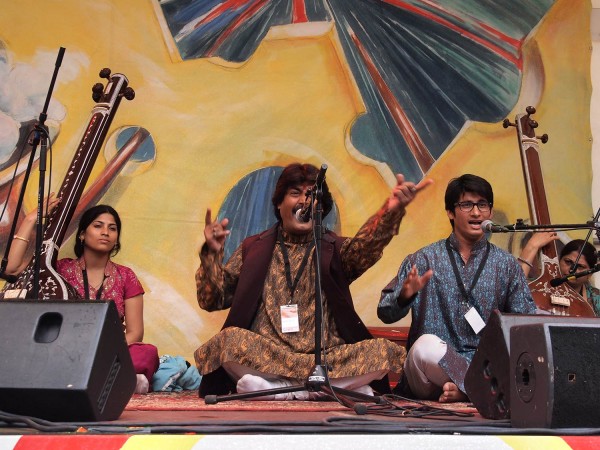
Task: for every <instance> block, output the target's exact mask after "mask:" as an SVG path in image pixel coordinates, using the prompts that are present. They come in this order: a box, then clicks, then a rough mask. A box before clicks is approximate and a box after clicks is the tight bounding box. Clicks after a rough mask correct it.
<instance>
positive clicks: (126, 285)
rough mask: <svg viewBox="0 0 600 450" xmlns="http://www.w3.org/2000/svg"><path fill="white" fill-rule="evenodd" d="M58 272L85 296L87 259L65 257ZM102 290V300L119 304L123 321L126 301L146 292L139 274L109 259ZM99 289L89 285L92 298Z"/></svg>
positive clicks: (57, 267)
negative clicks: (84, 271)
mask: <svg viewBox="0 0 600 450" xmlns="http://www.w3.org/2000/svg"><path fill="white" fill-rule="evenodd" d="M56 269H57V271H58V273H59V274H60V275H61V276H62V277H63V278H64V279H65V280H66V281H67V282H68V283H69V284H70V285H71V286H73V287H74V288H75V289H76V290H77V293H78V294H79V295H80V296H81V298H85V287H84V281H83V269H85V261H84V259H83V257H82V258H79V259H72V258H63V259H60V260H58V262H57V264H56ZM103 286H104V287H103V288H102V292H101V298H102V300H112V301H114V302H115V304H116V306H117V311H118V312H119V317H120V318H121V321H122V320H124V318H125V301H127V299H129V298H132V297H137V296H138V295H142V294H143V293H144V288H143V287H142V284H141V283H140V281H139V280H138V278H137V276H136V275H135V273H134V272H133V270H131V269H130V268H129V267H125V266H122V265H120V264H115V263H114V262H112V261H108V264H106V268H105V269H104V283H103ZM97 293H98V291H97V289H94V287H93V286H89V294H90V299H95V298H96V296H97Z"/></svg>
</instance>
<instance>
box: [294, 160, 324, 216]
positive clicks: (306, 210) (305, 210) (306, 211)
mask: <svg viewBox="0 0 600 450" xmlns="http://www.w3.org/2000/svg"><path fill="white" fill-rule="evenodd" d="M325 172H327V164H322V165H321V168H320V169H319V173H318V174H317V179H316V180H315V184H314V185H313V187H312V188H310V189H308V190H307V191H306V196H307V197H308V196H309V195H310V194H311V193H313V192H317V189H319V188H320V187H321V185H322V184H323V182H324V181H325ZM294 215H295V216H296V220H298V222H302V223H308V221H310V219H311V217H312V202H308V203H307V204H306V205H304V206H303V207H302V208H300V209H298V210H296V212H295V213H294Z"/></svg>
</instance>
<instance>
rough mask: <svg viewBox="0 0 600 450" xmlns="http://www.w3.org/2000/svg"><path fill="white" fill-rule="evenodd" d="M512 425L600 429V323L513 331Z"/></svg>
mask: <svg viewBox="0 0 600 450" xmlns="http://www.w3.org/2000/svg"><path fill="white" fill-rule="evenodd" d="M510 374H511V380H512V381H514V383H513V386H512V388H511V393H510V404H511V410H512V414H511V418H510V419H511V424H512V426H513V427H535V428H540V427H543V428H572V427H575V428H580V427H593V428H597V427H599V426H600V414H599V413H598V405H599V404H600V323H596V324H595V326H592V325H591V324H581V323H568V324H567V323H552V322H550V323H538V324H533V325H520V326H513V327H512V328H511V330H510Z"/></svg>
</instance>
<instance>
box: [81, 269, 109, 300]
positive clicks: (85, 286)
mask: <svg viewBox="0 0 600 450" xmlns="http://www.w3.org/2000/svg"><path fill="white" fill-rule="evenodd" d="M82 273H83V289H84V291H85V298H86V300H89V299H90V285H89V282H88V277H87V270H85V269H83V271H82ZM104 280H106V274H104V275H103V277H102V284H101V285H100V288H99V289H98V290H97V291H96V300H99V299H100V296H101V295H102V290H103V289H104Z"/></svg>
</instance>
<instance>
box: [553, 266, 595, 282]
mask: <svg viewBox="0 0 600 450" xmlns="http://www.w3.org/2000/svg"><path fill="white" fill-rule="evenodd" d="M598 271H600V264H598V265H596V266H594V267H592V268H591V269H587V270H582V271H581V272H575V273H572V274H569V275H567V276H564V277H560V278H552V279H551V280H550V286H552V287H557V286H560V285H561V284H563V283H564V282H566V281H573V280H575V279H576V278H579V277H585V276H586V275H590V274H592V273H596V272H598Z"/></svg>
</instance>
